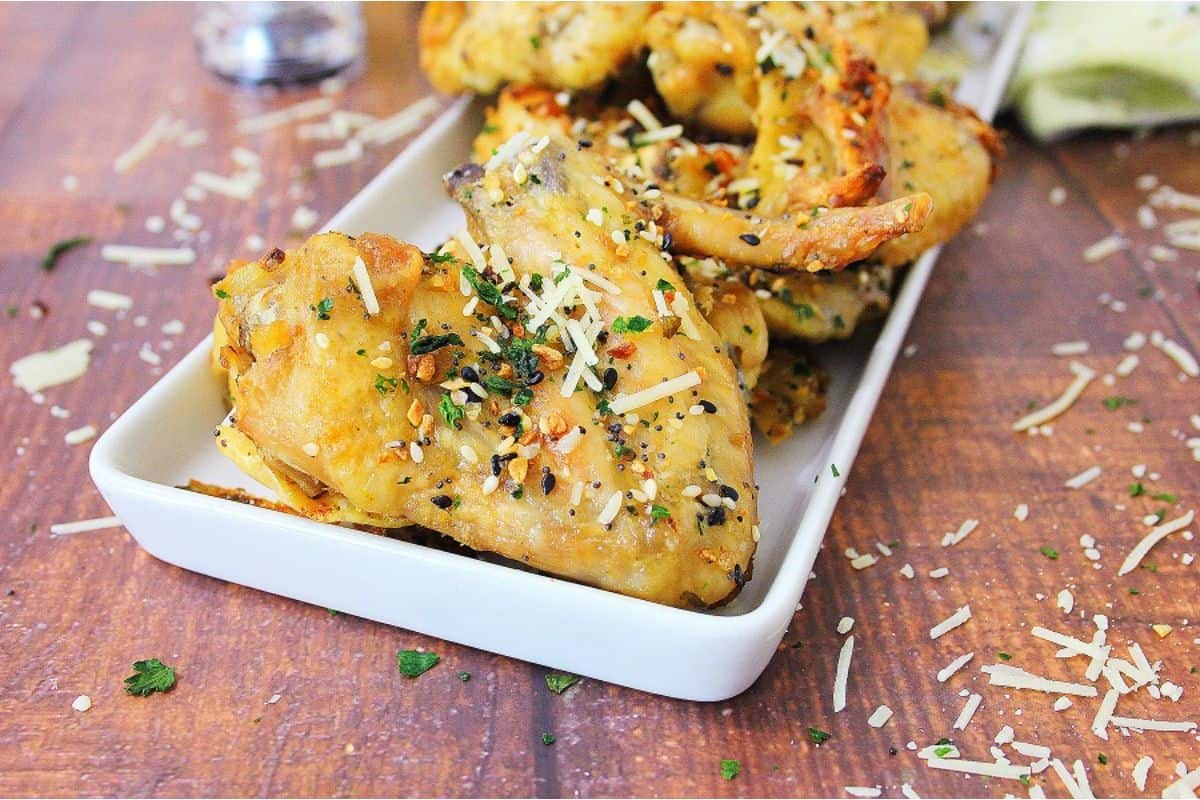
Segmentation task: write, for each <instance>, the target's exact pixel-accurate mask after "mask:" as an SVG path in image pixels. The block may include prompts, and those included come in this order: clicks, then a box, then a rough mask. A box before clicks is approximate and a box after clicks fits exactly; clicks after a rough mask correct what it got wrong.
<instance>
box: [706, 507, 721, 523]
mask: <svg viewBox="0 0 1200 800" xmlns="http://www.w3.org/2000/svg"><path fill="white" fill-rule="evenodd" d="M705 522H707V523H708V524H709V525H713V526H715V525H724V524H725V507H724V506H717V507H716V508H712V509H709V511H708V519H706V520H705Z"/></svg>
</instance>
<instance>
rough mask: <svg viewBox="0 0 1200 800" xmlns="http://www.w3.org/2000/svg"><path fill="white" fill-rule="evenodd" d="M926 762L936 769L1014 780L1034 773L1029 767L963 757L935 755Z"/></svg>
mask: <svg viewBox="0 0 1200 800" xmlns="http://www.w3.org/2000/svg"><path fill="white" fill-rule="evenodd" d="M926 763H928V764H929V766H931V767H933V768H934V769H944V770H949V771H951V772H966V773H969V774H971V775H986V776H988V777H989V778H1009V779H1011V780H1014V781H1015V780H1020V779H1021V778H1023V777H1028V776H1029V775H1031V774H1032V770H1030V768H1029V767H1023V766H1019V765H1016V764H1001V763H997V762H991V761H967V760H966V759H963V758H938V757H937V756H934V757H933V758H931V759H929V761H927V762H926Z"/></svg>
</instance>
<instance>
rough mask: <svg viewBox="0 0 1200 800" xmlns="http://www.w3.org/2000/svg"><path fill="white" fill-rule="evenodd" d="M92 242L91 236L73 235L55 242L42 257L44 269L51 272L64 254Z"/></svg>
mask: <svg viewBox="0 0 1200 800" xmlns="http://www.w3.org/2000/svg"><path fill="white" fill-rule="evenodd" d="M91 243H92V237H90V236H72V237H71V238H70V239H63V240H62V241H59V242H55V243H54V244H52V245H51V246H50V249H49V250H47V251H46V255H45V256H44V257H43V258H42V269H44V270H46V272H49V271H50V270H52V269H54V268H55V267H57V266H58V260H59V259H60V258H62V257H63V256H64V255H66V254H67V253H69V252H70V251H72V250H74V249H75V248H77V247H86V246H87V245H89V244H91Z"/></svg>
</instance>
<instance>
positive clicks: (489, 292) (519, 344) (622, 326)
mask: <svg viewBox="0 0 1200 800" xmlns="http://www.w3.org/2000/svg"><path fill="white" fill-rule="evenodd" d="M539 145H540V146H539ZM514 173H516V174H515V175H514ZM605 174H606V173H605V169H604V167H603V165H602V164H600V162H599V161H598V160H595V159H591V158H590V157H589V156H587V155H586V154H583V153H578V152H575V150H574V148H573V147H572V146H571V144H570V143H569V142H566V141H560V140H549V139H547V140H544V141H543V142H540V143H539V142H535V143H533V144H532V145H526V146H525V147H523V148H521V149H520V151H519V152H518V153H516V154H514V155H512V157H511V158H510V159H509V160H502V161H501V162H500V163H492V164H491V165H490V169H487V170H484V169H483V168H481V167H478V166H471V167H468V168H465V169H463V170H460V171H458V172H456V173H454V175H453V176H452V178H451V179H450V186H451V188H452V190H453V192H454V195H455V197H456V198H458V199H459V201H460V202H461V203H462V204H463V205H464V207H465V208H466V210H467V212H468V216H469V219H470V220H471V230H472V231H473V233H474V235H473V236H472V235H469V234H466V233H463V234H461V235H460V237H459V239H458V240H457V242H456V243H455V244H453V245H452V246H450V247H447V248H445V249H444V250H443V252H441V253H438V254H435V255H433V256H427V255H425V254H423V253H421V252H420V251H419V250H417V249H416V248H414V247H411V246H410V245H405V244H402V243H399V242H396V241H395V240H392V239H390V238H388V237H384V236H373V235H369V234H368V235H364V236H361V237H359V238H357V239H351V238H350V237H346V236H343V235H341V234H323V235H320V236H317V237H314V238H313V239H311V240H310V241H309V242H308V243H306V244H305V245H304V246H303V247H302V248H301V249H299V250H298V251H294V252H291V253H286V254H284V253H278V252H277V254H275V255H272V256H268V257H267V258H264V259H263V260H261V261H259V262H255V263H252V264H247V265H243V266H241V267H239V268H237V269H235V270H233V271H232V272H231V273H230V274H229V275H228V276H227V277H226V278H225V279H224V280H223V281H221V282H220V283H218V284H216V286H215V291H216V292H217V295H218V297H219V298H220V300H219V312H218V316H219V320H220V324H221V326H222V327H223V328H224V331H225V337H224V338H225V343H224V344H223V346H222V347H221V354H220V359H221V361H222V363H223V364H224V365H225V366H226V368H227V369H228V370H229V379H230V383H231V392H230V393H231V396H232V398H233V404H234V407H233V411H232V412H231V415H230V418H229V421H228V424H227V426H226V428H227V429H226V432H225V439H226V441H228V442H229V444H228V445H226V446H225V447H223V449H225V450H228V448H229V447H233V446H235V445H236V444H238V443H243V444H245V445H246V446H247V447H248V448H252V449H253V451H254V453H253V455H252V456H251V457H250V458H246V457H244V456H243V457H241V458H240V461H239V463H242V464H247V463H253V462H254V461H255V460H256V459H261V460H262V462H263V463H266V464H268V465H269V466H270V467H271V468H272V470H273V471H272V473H271V475H267V478H268V480H272V476H273V475H280V476H283V477H285V478H287V479H288V480H289V481H292V482H293V483H294V485H295V487H296V488H295V490H294V492H293V493H292V494H284V495H281V496H282V498H283V499H284V500H285V502H288V501H289V500H293V499H295V498H296V494H295V492H298V493H299V495H300V496H301V500H300V505H301V506H303V505H304V502H305V501H304V499H303V498H308V500H309V501H310V502H314V503H316V502H320V503H325V504H327V505H333V506H336V507H338V508H340V509H342V510H343V511H344V512H345V513H347V514H349V515H352V516H355V519H354V520H353V521H366V522H367V524H372V525H376V526H379V527H394V526H397V525H403V524H417V525H420V526H422V527H426V528H430V529H433V530H436V531H439V532H442V533H445V534H447V535H449V536H451V537H452V538H454V539H456V540H457V541H459V542H462V543H463V544H465V545H467V546H469V547H471V548H473V549H476V550H484V551H491V552H495V553H498V554H500V555H503V556H506V557H508V558H512V559H515V560H519V561H521V562H523V563H525V564H528V565H530V566H532V567H535V568H537V569H542V570H545V571H548V572H551V573H554V574H557V575H562V576H565V577H569V578H573V579H575V580H579V581H582V582H585V583H590V584H593V585H596V586H600V587H603V588H608V589H612V590H615V591H620V592H623V593H626V594H630V595H633V596H636V597H642V598H646V599H649V600H654V601H657V602H663V603H668V604H672V605H679V606H711V605H715V604H719V603H721V602H724V601H726V600H728V599H729V598H730V597H732V596H733V595H734V594H736V592H737V591H738V590H739V589H740V588H741V586H742V584H743V583H744V582H745V581H746V580H748V579H749V576H750V572H751V563H752V558H753V553H754V546H755V545H754V542H755V538H756V537H755V531H756V525H757V514H756V498H755V494H756V492H755V488H754V481H753V474H752V470H751V447H752V444H751V437H750V432H749V420H748V416H747V412H746V409H745V405H744V402H743V401H742V399H741V397H740V396H739V389H738V384H737V378H736V374H735V371H734V367H733V364H732V363H731V362H730V360H729V358H728V357H727V356H726V350H725V348H724V347H723V346H722V343H721V341H720V339H719V338H718V336H717V334H716V332H715V331H714V330H713V329H712V327H711V326H709V324H708V323H707V322H705V320H704V319H703V318H702V317H701V316H700V315H699V314H698V313H696V311H695V299H694V298H693V297H692V296H691V293H690V292H689V291H688V289H687V287H686V286H685V285H683V283H682V281H681V280H680V279H679V277H678V276H677V275H676V274H675V273H674V272H673V271H672V270H671V268H670V267H669V265H668V264H667V262H666V261H665V260H664V259H663V258H662V256H661V255H660V253H659V247H658V244H657V243H655V242H652V241H648V240H647V238H643V237H642V236H640V235H638V234H639V233H640V232H643V231H650V230H653V228H652V224H651V223H650V222H649V221H648V220H646V219H644V218H643V217H642V216H641V215H640V212H639V210H638V207H637V206H636V204H633V205H628V206H627V205H626V203H625V200H624V198H623V197H622V196H621V195H620V194H618V193H617V192H615V191H614V190H613V189H612V188H610V187H608V186H604V185H602V184H601V183H597V182H596V181H594V180H593V177H601V178H603V176H604V175H605ZM592 209H597V210H600V213H602V214H604V218H603V221H602V224H601V225H596V224H593V223H592V222H589V221H587V220H586V219H585V217H587V216H588V214H589V212H590V211H591V210H592ZM616 234H620V236H617V235H616ZM618 238H620V239H622V241H617V240H618ZM650 238H653V237H650ZM476 241H479V242H483V243H485V244H484V248H485V249H484V248H480V247H479V245H477V244H476V243H475V242H476ZM667 284H670V286H669V287H668V286H667ZM656 292H657V293H659V294H660V295H661V296H662V300H663V302H664V303H666V305H667V314H666V315H664V314H661V313H660V310H659V309H658V308H657V301H656V298H655V293H656ZM464 310H465V311H466V314H464ZM672 320H674V321H673V322H672ZM710 412H711V413H710ZM262 474H263V473H262V471H261V470H260V471H259V472H258V473H256V474H255V477H259V475H262ZM277 485H278V484H277ZM288 504H289V505H292V503H291V502H288ZM301 510H302V511H305V512H306V515H307V513H308V511H311V510H314V509H313V508H312V507H311V506H308V507H302V508H301ZM323 518H326V519H332V518H333V517H329V516H326V517H323Z"/></svg>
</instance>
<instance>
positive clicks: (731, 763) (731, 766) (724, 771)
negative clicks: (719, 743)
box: [721, 758, 742, 781]
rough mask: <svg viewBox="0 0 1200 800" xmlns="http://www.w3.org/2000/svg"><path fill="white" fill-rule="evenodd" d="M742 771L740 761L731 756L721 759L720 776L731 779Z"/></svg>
mask: <svg viewBox="0 0 1200 800" xmlns="http://www.w3.org/2000/svg"><path fill="white" fill-rule="evenodd" d="M741 772H742V762H740V761H737V760H736V759H732V758H722V759H721V777H722V778H724V779H725V780H727V781H731V780H733V779H734V778H736V777H737V776H738V775H740V774H741Z"/></svg>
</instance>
